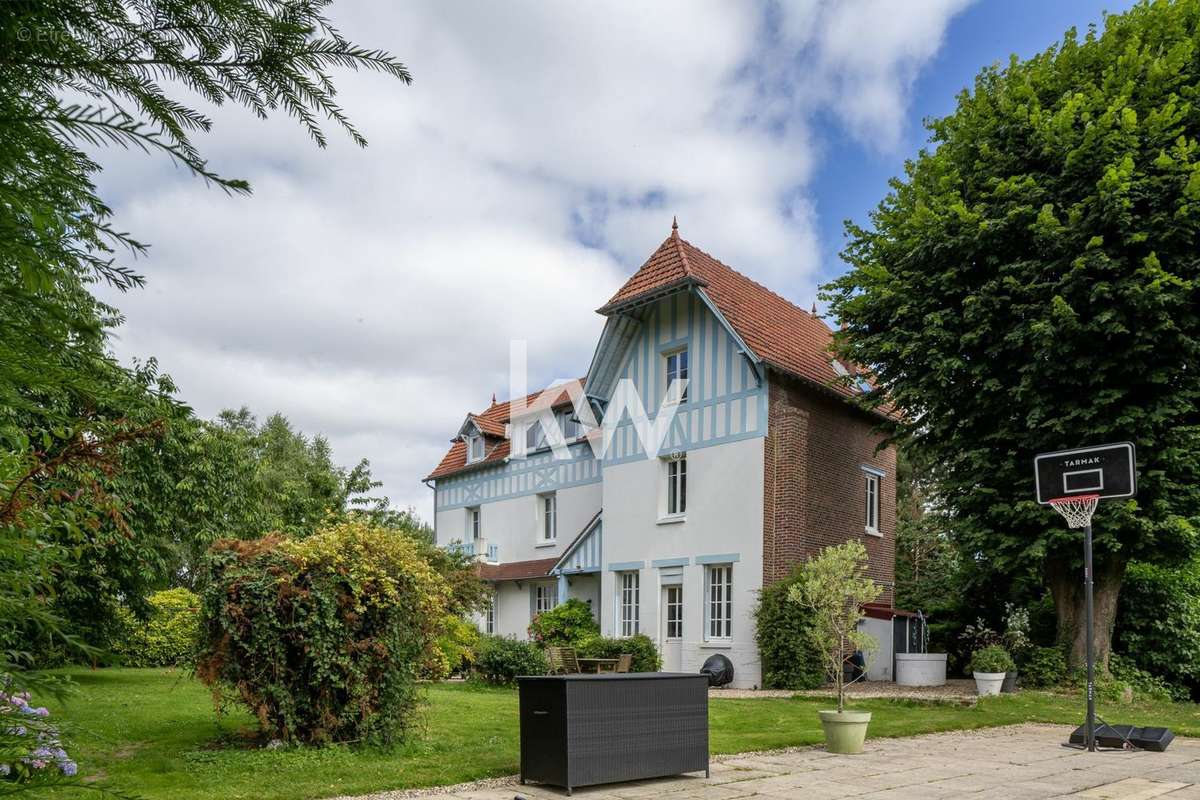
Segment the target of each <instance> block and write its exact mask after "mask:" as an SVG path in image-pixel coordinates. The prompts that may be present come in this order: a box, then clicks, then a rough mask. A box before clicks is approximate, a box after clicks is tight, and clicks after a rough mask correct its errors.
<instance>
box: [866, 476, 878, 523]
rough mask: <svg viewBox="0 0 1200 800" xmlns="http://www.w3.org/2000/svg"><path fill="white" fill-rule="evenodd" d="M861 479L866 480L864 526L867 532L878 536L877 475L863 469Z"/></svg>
mask: <svg viewBox="0 0 1200 800" xmlns="http://www.w3.org/2000/svg"><path fill="white" fill-rule="evenodd" d="M863 479H864V481H865V482H866V492H865V494H866V512H865V516H864V522H865V527H866V530H867V533H869V534H871V535H872V536H879V535H880V534H879V475H878V474H877V473H874V472H868V471H866V470H864V471H863Z"/></svg>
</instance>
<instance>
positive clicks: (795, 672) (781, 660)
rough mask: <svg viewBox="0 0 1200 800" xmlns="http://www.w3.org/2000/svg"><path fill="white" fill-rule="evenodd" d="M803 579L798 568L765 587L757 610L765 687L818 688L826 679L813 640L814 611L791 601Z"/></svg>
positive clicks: (756, 621) (755, 612) (755, 618)
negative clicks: (791, 596) (789, 597)
mask: <svg viewBox="0 0 1200 800" xmlns="http://www.w3.org/2000/svg"><path fill="white" fill-rule="evenodd" d="M800 580H801V577H800V571H799V569H798V568H797V569H796V570H793V572H792V574H791V575H789V576H788V577H787V578H784V579H783V580H781V581H779V582H777V583H773V584H771V585H770V586H768V587H767V588H766V589H763V591H762V595H761V596H760V597H759V602H758V607H757V608H756V609H755V611H754V621H755V624H756V626H757V634H756V635H757V638H758V653H759V657H760V658H761V659H762V681H763V688H764V689H816V688H817V687H819V686H820V685H821V684H822V683H824V682H825V669H824V667H823V666H822V664H821V656H820V654H819V653H818V652H817V650H816V648H815V647H813V644H812V634H811V632H810V629H811V626H810V624H809V619H810V616H811V614H812V612H811V611H810V610H809V609H808V608H807V607H806V606H804V605H803V604H801V603H792V602H789V601H788V594H789V592H791V589H792V586H794V585H797V584H798V583H799V582H800Z"/></svg>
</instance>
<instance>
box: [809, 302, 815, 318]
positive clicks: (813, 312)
mask: <svg viewBox="0 0 1200 800" xmlns="http://www.w3.org/2000/svg"><path fill="white" fill-rule="evenodd" d="M809 313H811V314H812V315H813V316H814V317H815V316H816V315H817V301H816V300H814V301H813V307H812V311H811V312H809Z"/></svg>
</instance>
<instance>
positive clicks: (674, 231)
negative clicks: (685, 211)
mask: <svg viewBox="0 0 1200 800" xmlns="http://www.w3.org/2000/svg"><path fill="white" fill-rule="evenodd" d="M671 235H672V236H678V235H679V218H678V217H676V216H675V215H671Z"/></svg>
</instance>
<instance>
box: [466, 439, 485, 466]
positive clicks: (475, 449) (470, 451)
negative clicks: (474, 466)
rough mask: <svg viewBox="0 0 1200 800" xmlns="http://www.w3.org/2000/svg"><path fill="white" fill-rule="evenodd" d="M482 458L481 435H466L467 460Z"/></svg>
mask: <svg viewBox="0 0 1200 800" xmlns="http://www.w3.org/2000/svg"><path fill="white" fill-rule="evenodd" d="M482 458H483V437H482V436H468V437H467V461H479V460H480V459H482Z"/></svg>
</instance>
